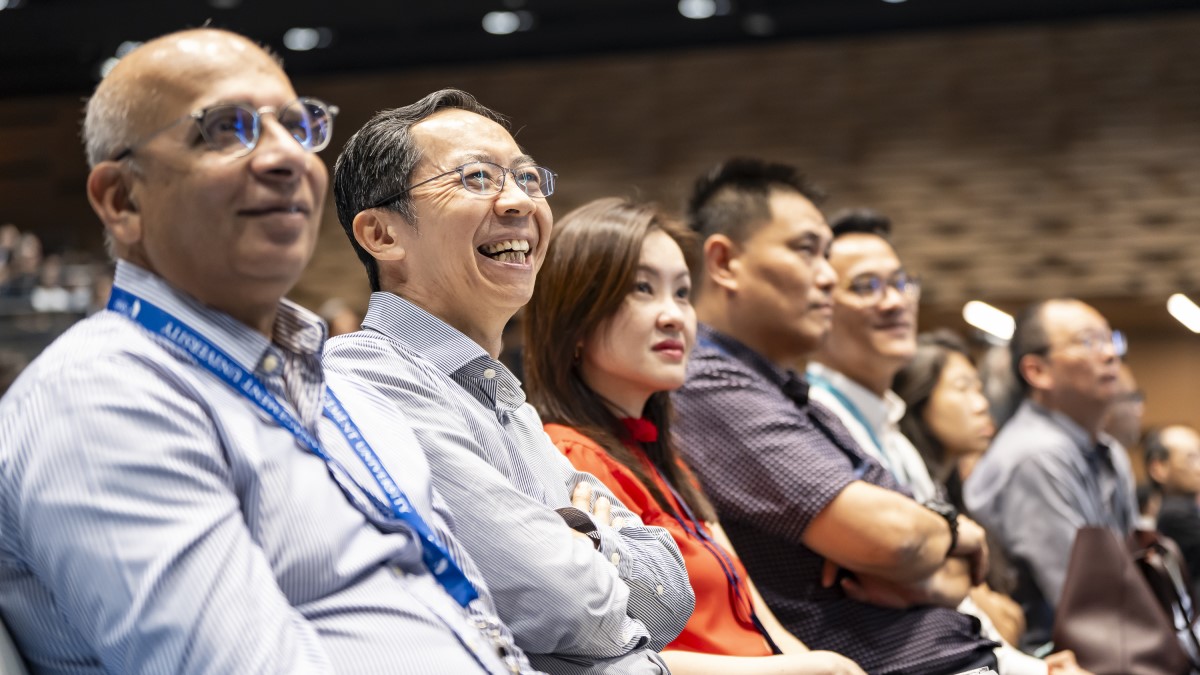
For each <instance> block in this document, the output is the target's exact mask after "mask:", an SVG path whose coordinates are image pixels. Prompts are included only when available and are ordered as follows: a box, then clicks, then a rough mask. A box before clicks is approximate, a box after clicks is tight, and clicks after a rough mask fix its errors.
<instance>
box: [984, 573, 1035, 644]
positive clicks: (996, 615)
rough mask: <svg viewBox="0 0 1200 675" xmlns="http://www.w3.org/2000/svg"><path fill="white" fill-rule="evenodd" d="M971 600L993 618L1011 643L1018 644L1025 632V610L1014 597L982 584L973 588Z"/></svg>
mask: <svg viewBox="0 0 1200 675" xmlns="http://www.w3.org/2000/svg"><path fill="white" fill-rule="evenodd" d="M971 600H973V601H974V602H975V604H976V605H978V606H979V609H981V610H983V612H984V614H987V615H988V618H989V619H991V620H992V623H993V624H994V625H995V626H996V630H998V631H1000V635H1001V636H1003V637H1004V639H1005V640H1008V643H1009V644H1013V645H1015V644H1017V642H1019V641H1020V639H1021V634H1023V633H1024V632H1025V612H1024V611H1022V610H1021V606H1020V605H1018V604H1017V603H1016V602H1014V601H1013V599H1012V598H1010V597H1008V596H1007V595H1004V594H1003V593H997V592H996V591H993V590H992V589H991V588H989V587H988V585H987V584H981V585H979V586H976V587H975V588H972V589H971Z"/></svg>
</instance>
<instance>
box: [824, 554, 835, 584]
mask: <svg viewBox="0 0 1200 675" xmlns="http://www.w3.org/2000/svg"><path fill="white" fill-rule="evenodd" d="M837 573H838V566H837V563H835V562H833V561H832V560H830V559H828V558H826V559H825V566H824V567H822V568H821V588H829V587H830V586H832V585H833V582H834V581H836V580H837Z"/></svg>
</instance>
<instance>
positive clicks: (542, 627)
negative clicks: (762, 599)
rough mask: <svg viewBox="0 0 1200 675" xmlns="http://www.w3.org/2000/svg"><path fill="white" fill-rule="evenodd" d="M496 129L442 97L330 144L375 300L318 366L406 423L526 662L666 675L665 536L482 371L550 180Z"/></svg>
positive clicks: (530, 279) (506, 382)
mask: <svg viewBox="0 0 1200 675" xmlns="http://www.w3.org/2000/svg"><path fill="white" fill-rule="evenodd" d="M502 121H503V119H502V118H501V117H500V116H499V115H497V114H496V113H495V112H493V111H491V110H489V109H487V108H485V107H484V106H482V105H480V104H479V103H478V102H477V101H476V100H475V99H474V98H473V97H471V95H470V94H467V93H466V92H462V91H458V90H453V89H447V90H442V91H438V92H434V93H432V94H430V95H429V96H426V97H425V98H423V99H421V100H420V101H418V102H416V103H414V104H412V105H409V106H405V107H402V108H397V109H394V110H387V111H384V112H381V113H379V114H377V115H376V116H375V117H374V118H372V119H371V120H370V121H368V122H367V124H366V126H364V127H363V128H362V129H361V130H359V131H358V132H357V133H356V134H354V136H353V137H352V138H351V139H350V140H349V141H347V143H346V147H345V149H344V150H343V152H342V155H341V156H340V157H339V158H338V161H337V165H336V168H335V170H334V196H335V200H336V203H337V209H338V218H339V219H340V220H341V223H342V227H343V228H345V230H346V233H347V236H348V237H349V239H350V242H351V244H352V245H353V246H354V249H355V251H356V253H357V254H358V256H359V259H360V260H362V262H363V264H364V266H365V267H366V269H367V276H368V279H369V280H370V283H371V287H372V290H373V291H375V292H374V293H373V294H372V295H371V301H370V305H369V307H368V309H367V314H366V317H365V318H364V319H363V330H362V331H360V332H358V333H351V334H348V335H343V336H339V337H338V338H335V339H333V340H331V341H330V343H329V346H328V348H327V350H326V352H325V357H324V362H325V365H326V367H327V368H329V369H330V370H333V371H336V372H339V373H342V374H346V375H349V376H352V377H356V378H359V379H361V380H362V381H364V382H365V383H368V386H371V387H373V388H376V389H377V390H379V391H381V392H383V393H384V394H385V395H386V396H387V397H388V398H389V399H391V400H392V401H393V402H394V406H395V407H394V415H395V417H396V418H397V419H403V420H405V421H406V422H408V423H410V424H411V425H412V426H413V428H414V429H415V431H416V433H417V438H418V439H419V440H420V442H421V445H422V447H423V448H424V450H425V453H426V456H427V457H428V458H429V463H430V466H431V468H432V470H433V480H434V486H435V488H436V489H437V490H438V492H439V493H440V494H441V495H442V496H444V497H445V499H446V501H447V502H448V503H449V505H450V507H451V509H452V510H453V512H454V522H453V523H452V524H451V527H452V529H453V531H454V533H455V535H456V537H457V538H458V539H459V540H460V541H461V542H462V543H463V546H464V547H465V548H466V549H467V550H468V551H469V552H470V553H471V556H472V558H473V559H474V560H475V561H476V562H477V563H478V565H479V567H480V569H481V570H482V571H483V576H484V578H485V579H486V580H487V583H488V586H489V587H490V588H491V589H492V591H493V592H494V593H495V596H496V599H497V603H496V604H497V608H498V610H499V612H500V616H501V617H502V618H503V619H504V621H505V622H506V623H508V625H510V626H511V627H512V629H513V633H514V634H515V635H516V638H517V644H518V645H520V646H521V647H523V648H524V649H525V650H526V651H527V652H529V654H530V658H531V660H532V661H533V663H534V664H535V665H537V666H539V667H542V668H544V669H546V670H548V671H551V672H555V673H585V672H614V673H660V672H665V671H666V668H665V666H664V665H663V664H662V661H661V660H660V658H659V657H658V655H657V654H656V653H654V651H653V650H656V649H661V648H662V647H663V646H664V645H665V644H667V643H668V642H670V641H671V640H672V639H674V638H675V636H677V635H678V634H679V632H680V631H681V630H682V629H683V626H684V624H685V623H686V622H687V619H688V617H689V616H690V615H691V611H692V607H693V605H694V597H693V596H692V591H691V587H690V585H689V584H688V580H687V571H686V570H685V569H684V567H683V561H682V559H681V557H680V555H679V551H678V549H677V548H676V547H675V544H674V542H673V541H672V539H671V535H670V534H669V533H667V532H666V531H665V530H662V529H660V528H649V527H645V526H643V525H642V523H641V521H640V520H639V519H638V518H637V516H636V515H634V514H633V513H632V512H630V511H629V510H628V509H626V508H625V507H624V506H623V505H621V504H620V503H619V502H617V501H616V500H615V498H613V497H612V494H611V492H609V490H608V488H606V487H605V486H604V485H603V484H602V483H600V482H599V481H597V480H596V479H595V478H593V477H592V476H590V475H588V474H583V473H579V472H576V471H575V470H574V469H573V468H572V467H571V465H570V463H569V462H568V461H567V460H566V458H565V457H563V456H562V455H561V454H560V453H559V452H558V450H557V449H556V448H555V447H554V446H553V445H552V444H551V443H550V440H549V438H548V437H547V436H546V435H545V432H544V431H543V430H542V423H541V420H540V419H539V417H538V415H537V412H536V411H535V410H534V409H533V407H532V406H530V405H529V404H527V403H526V402H525V394H524V392H523V391H522V390H521V383H520V382H519V381H518V380H517V378H516V377H514V376H513V374H512V373H511V372H509V371H508V369H507V368H505V367H504V365H503V364H501V363H500V361H499V360H497V357H498V355H499V354H500V350H501V336H502V334H503V331H504V326H505V324H506V323H507V322H508V321H509V319H511V318H512V316H513V314H514V313H516V311H517V310H518V309H519V308H520V307H521V306H523V305H524V304H525V303H526V302H528V301H529V298H530V295H531V294H532V293H533V285H534V281H535V278H536V275H537V271H538V269H539V268H540V267H541V264H542V260H543V259H544V257H545V254H546V247H547V245H548V244H549V239H550V228H551V223H552V220H553V218H552V216H551V213H550V206H549V205H548V203H547V198H548V197H549V196H550V195H551V194H552V193H553V192H554V187H555V185H554V183H555V179H556V176H555V175H554V173H553V172H552V171H550V170H549V169H546V168H545V167H541V166H538V165H537V164H536V163H535V162H534V160H533V159H532V158H531V157H530V156H529V155H527V154H526V153H525V152H524V151H523V150H522V149H521V148H520V147H519V146H518V145H517V143H516V141H515V140H514V139H513V137H512V135H511V134H510V133H509V132H508V130H507V129H506V128H505V126H504V125H503V124H502ZM581 273H587V272H586V271H581ZM593 496H595V499H593ZM568 523H571V527H576V528H579V529H580V530H584V531H587V532H589V533H590V535H587V536H584V535H579V536H577V534H578V532H576V530H573V529H571V527H568Z"/></svg>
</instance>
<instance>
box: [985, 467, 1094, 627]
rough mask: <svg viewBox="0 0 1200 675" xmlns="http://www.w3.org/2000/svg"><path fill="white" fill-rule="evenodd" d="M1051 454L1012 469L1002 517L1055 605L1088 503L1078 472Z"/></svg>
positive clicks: (1014, 547) (1019, 554)
mask: <svg viewBox="0 0 1200 675" xmlns="http://www.w3.org/2000/svg"><path fill="white" fill-rule="evenodd" d="M1048 455H1049V453H1042V454H1040V455H1037V456H1034V457H1032V458H1028V459H1027V461H1023V462H1021V463H1020V464H1018V465H1017V466H1016V467H1015V468H1014V469H1013V473H1012V478H1011V479H1010V480H1009V483H1008V485H1007V486H1006V488H1005V491H1006V492H1007V493H1008V495H1009V498H1007V499H1005V500H1004V501H1003V510H1002V512H1001V513H1000V514H999V518H1000V522H1002V523H1008V524H1009V527H1007V528H1006V537H1007V539H1008V546H1009V548H1010V549H1011V551H1010V552H1011V554H1012V556H1013V557H1015V558H1019V559H1021V560H1025V561H1027V562H1028V563H1029V567H1030V570H1031V571H1032V573H1033V577H1034V580H1035V581H1036V582H1037V585H1038V589H1040V590H1041V592H1042V597H1043V598H1044V599H1045V601H1046V602H1047V603H1048V604H1049V605H1050V606H1051V607H1054V606H1056V605H1057V604H1058V597H1059V595H1060V594H1061V593H1062V587H1063V584H1064V583H1065V581H1066V576H1067V565H1068V563H1069V562H1070V559H1071V546H1072V545H1073V544H1074V543H1075V533H1076V532H1077V531H1078V530H1079V528H1080V527H1083V526H1084V525H1087V524H1088V522H1087V520H1086V519H1085V518H1084V516H1083V514H1084V513H1087V512H1088V506H1087V505H1085V504H1082V503H1081V502H1080V501H1079V498H1078V495H1081V494H1086V493H1087V488H1086V487H1085V486H1083V485H1080V484H1079V476H1078V472H1076V471H1075V470H1074V469H1073V468H1072V467H1071V466H1070V465H1069V464H1068V463H1065V462H1062V461H1058V460H1051V459H1047V456H1048ZM1014 523H1019V524H1020V525H1019V526H1016V527H1013V526H1012V524H1014Z"/></svg>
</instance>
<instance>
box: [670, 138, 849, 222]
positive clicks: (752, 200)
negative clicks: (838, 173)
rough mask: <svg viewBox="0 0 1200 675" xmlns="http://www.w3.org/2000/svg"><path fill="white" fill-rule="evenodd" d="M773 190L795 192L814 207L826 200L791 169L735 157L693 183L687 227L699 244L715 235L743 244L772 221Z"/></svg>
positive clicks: (797, 172)
mask: <svg viewBox="0 0 1200 675" xmlns="http://www.w3.org/2000/svg"><path fill="white" fill-rule="evenodd" d="M772 190H790V191H792V192H796V193H798V194H800V196H802V197H804V198H806V199H808V201H810V202H812V203H813V204H814V205H815V204H819V203H820V202H821V201H822V200H823V199H824V198H825V195H824V193H823V192H822V191H821V190H820V188H818V187H817V186H816V185H814V184H813V183H811V182H809V181H808V179H807V178H805V177H804V176H803V175H801V174H800V172H799V171H797V170H796V168H795V167H794V166H791V165H788V164H780V163H776V162H767V161H764V160H761V159H752V158H745V157H735V158H732V159H729V160H726V161H724V162H722V163H720V164H718V165H716V166H714V167H713V168H711V169H709V170H708V171H707V172H706V173H705V174H704V175H703V176H701V177H700V178H698V179H696V182H695V184H694V185H693V187H692V194H691V196H690V197H689V198H688V202H687V223H688V226H689V227H690V228H692V230H693V231H695V232H696V233H697V234H699V235H700V241H701V242H703V241H704V240H705V239H707V238H708V237H710V236H712V235H714V234H724V235H726V236H728V237H729V238H730V239H732V240H734V241H735V242H742V241H745V240H746V238H747V237H749V236H750V235H751V234H753V233H754V231H755V230H757V229H758V227H759V226H761V225H763V224H764V223H766V222H768V221H770V220H771V202H770V200H771V191H772Z"/></svg>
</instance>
